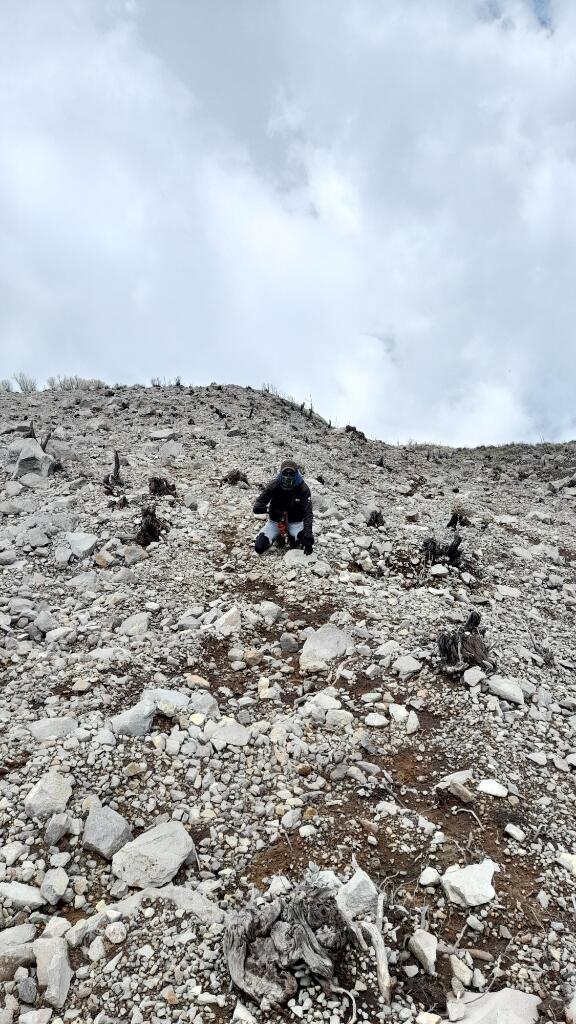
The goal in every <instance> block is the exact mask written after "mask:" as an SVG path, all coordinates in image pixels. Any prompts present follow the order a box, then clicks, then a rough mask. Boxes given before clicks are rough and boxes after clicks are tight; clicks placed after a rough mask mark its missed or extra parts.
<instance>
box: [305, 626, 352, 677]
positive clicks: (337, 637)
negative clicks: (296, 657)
mask: <svg viewBox="0 0 576 1024" xmlns="http://www.w3.org/2000/svg"><path fill="white" fill-rule="evenodd" d="M351 643H352V641H351V639H350V637H349V636H348V634H347V633H345V632H344V631H343V630H341V629H339V628H338V626H335V625H334V623H332V622H325V623H324V625H323V626H320V628H319V629H317V630H316V632H315V633H312V634H311V635H310V636H308V637H306V642H305V644H304V647H303V648H302V651H301V653H300V670H301V671H302V672H323V671H324V670H325V669H326V668H327V667H328V664H329V663H330V662H331V661H334V659H335V658H340V657H341V656H342V655H343V654H345V653H346V651H347V649H348V647H349V646H350V644H351Z"/></svg>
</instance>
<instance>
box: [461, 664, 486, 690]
mask: <svg viewBox="0 0 576 1024" xmlns="http://www.w3.org/2000/svg"><path fill="white" fill-rule="evenodd" d="M463 679H464V682H465V683H466V685H467V686H477V685H478V683H481V682H482V680H483V679H486V673H485V672H483V671H482V669H481V668H480V666H479V665H473V666H472V668H467V669H466V671H465V673H464V676H463Z"/></svg>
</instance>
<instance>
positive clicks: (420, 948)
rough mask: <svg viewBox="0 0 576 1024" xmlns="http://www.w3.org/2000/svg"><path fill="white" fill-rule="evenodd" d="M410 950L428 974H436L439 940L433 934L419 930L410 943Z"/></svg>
mask: <svg viewBox="0 0 576 1024" xmlns="http://www.w3.org/2000/svg"><path fill="white" fill-rule="evenodd" d="M408 949H409V950H410V952H411V953H412V954H413V955H414V956H415V957H416V959H417V960H418V963H420V964H422V967H423V968H424V970H425V971H426V973H427V974H432V975H434V974H436V954H437V951H438V939H437V938H436V936H435V935H432V934H431V932H427V931H425V930H424V929H423V928H418V929H417V931H415V932H414V934H413V936H412V938H411V939H410V941H409V942H408Z"/></svg>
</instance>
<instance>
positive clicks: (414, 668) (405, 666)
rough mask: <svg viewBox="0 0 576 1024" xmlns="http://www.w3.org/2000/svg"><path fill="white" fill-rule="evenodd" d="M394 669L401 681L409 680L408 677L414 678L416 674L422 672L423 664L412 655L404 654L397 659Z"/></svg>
mask: <svg viewBox="0 0 576 1024" xmlns="http://www.w3.org/2000/svg"><path fill="white" fill-rule="evenodd" d="M392 668H393V670H394V672H397V673H398V675H399V676H400V678H401V679H407V678H408V676H413V675H415V673H416V672H420V669H421V668H422V662H420V661H418V660H417V659H416V658H413V657H412V655H411V654H402V655H401V656H400V657H399V658H396V661H395V662H394V663H393V665H392Z"/></svg>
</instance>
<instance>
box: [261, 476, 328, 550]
mask: <svg viewBox="0 0 576 1024" xmlns="http://www.w3.org/2000/svg"><path fill="white" fill-rule="evenodd" d="M264 512H268V515H269V516H270V519H273V520H274V522H275V523H278V522H280V520H281V519H282V518H283V516H284V514H285V513H286V515H287V516H288V522H289V523H302V522H303V523H304V529H303V531H302V533H303V534H304V536H305V537H311V536H312V522H313V518H314V517H313V514H312V495H311V494H310V488H309V487H308V484H305V483H304V482H302V483H301V484H299V485H298V486H297V487H295V488H294V489H293V490H292V491H287V490H285V489H284V488H283V487H282V486H281V485H280V482H279V480H278V477H277V476H275V477H274V478H273V479H272V480H270V482H269V483H268V484H267V485H266V487H265V488H264V490H263V491H262V494H259V495H258V497H257V499H256V503H255V505H254V514H255V515H257V516H258V515H262V514H263V513H264Z"/></svg>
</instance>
